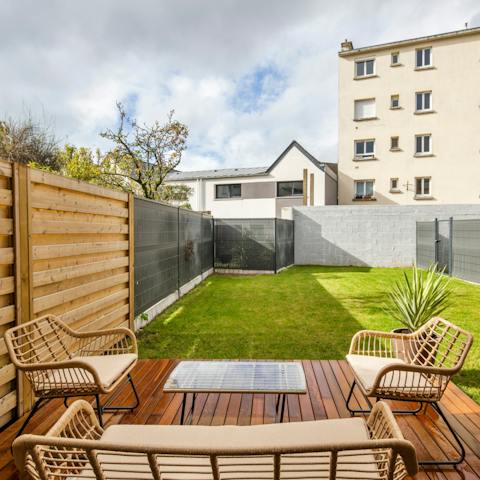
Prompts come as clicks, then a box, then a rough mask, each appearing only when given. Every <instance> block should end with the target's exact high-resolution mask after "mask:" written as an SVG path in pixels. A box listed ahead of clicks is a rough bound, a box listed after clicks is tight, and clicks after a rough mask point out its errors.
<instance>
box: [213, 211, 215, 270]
mask: <svg viewBox="0 0 480 480" xmlns="http://www.w3.org/2000/svg"><path fill="white" fill-rule="evenodd" d="M212 269H214V270H215V218H214V217H212ZM214 273H215V271H214Z"/></svg>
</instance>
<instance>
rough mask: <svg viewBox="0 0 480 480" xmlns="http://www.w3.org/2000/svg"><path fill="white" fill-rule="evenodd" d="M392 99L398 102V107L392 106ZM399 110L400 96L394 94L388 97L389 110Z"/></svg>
mask: <svg viewBox="0 0 480 480" xmlns="http://www.w3.org/2000/svg"><path fill="white" fill-rule="evenodd" d="M394 97H396V99H397V100H398V105H397V106H396V107H394V106H393V100H394ZM399 108H400V95H399V94H398V93H394V94H393V95H390V109H391V110H398V109H399Z"/></svg>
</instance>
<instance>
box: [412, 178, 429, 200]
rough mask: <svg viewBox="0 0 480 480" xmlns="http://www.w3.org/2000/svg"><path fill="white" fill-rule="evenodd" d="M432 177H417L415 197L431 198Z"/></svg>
mask: <svg viewBox="0 0 480 480" xmlns="http://www.w3.org/2000/svg"><path fill="white" fill-rule="evenodd" d="M430 186H431V180H430V177H417V178H416V179H415V196H417V197H429V196H430V191H431V188H430Z"/></svg>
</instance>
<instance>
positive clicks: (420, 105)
mask: <svg viewBox="0 0 480 480" xmlns="http://www.w3.org/2000/svg"><path fill="white" fill-rule="evenodd" d="M431 109H432V92H417V93H416V94H415V111H417V112H427V111H429V110H431Z"/></svg>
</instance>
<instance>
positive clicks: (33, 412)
mask: <svg viewBox="0 0 480 480" xmlns="http://www.w3.org/2000/svg"><path fill="white" fill-rule="evenodd" d="M44 400H45V399H44V398H39V399H37V401H36V402H35V404H34V405H33V407H32V409H31V410H30V413H29V414H28V417H27V418H26V420H25V421H24V422H23V424H22V426H21V427H20V430H19V431H18V432H17V434H16V435H15V438H17V437H19V436H20V435H21V434H22V433H23V431H24V430H25V427H26V426H27V425H28V422H29V421H30V420H31V419H32V417H33V416H34V415H35V413H36V412H37V410H38V409H39V408H40V405H41V404H42V402H43V401H44ZM46 401H47V402H48V401H49V400H46Z"/></svg>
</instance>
